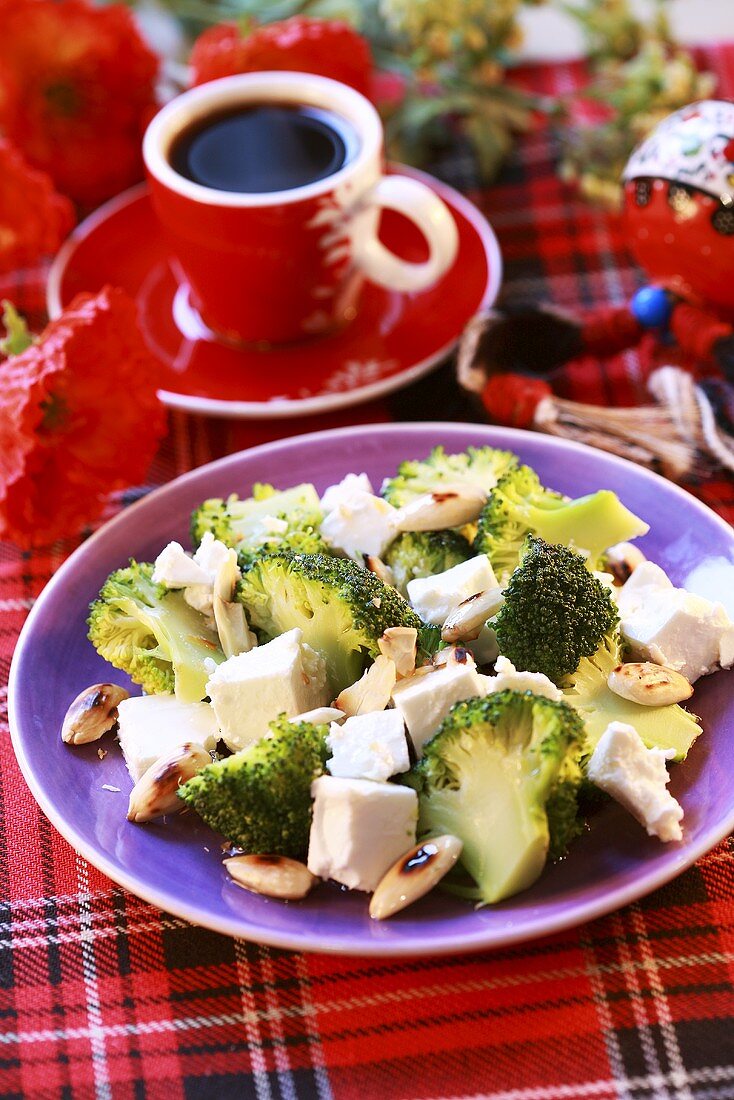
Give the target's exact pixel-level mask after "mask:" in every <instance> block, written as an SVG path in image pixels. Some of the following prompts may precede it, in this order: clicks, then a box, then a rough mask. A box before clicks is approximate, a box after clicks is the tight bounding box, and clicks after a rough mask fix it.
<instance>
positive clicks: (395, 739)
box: [326, 710, 410, 782]
mask: <svg viewBox="0 0 734 1100" xmlns="http://www.w3.org/2000/svg"><path fill="white" fill-rule="evenodd" d="M326 743H327V745H328V746H329V748H330V749H331V759H330V760H327V761H326V766H327V768H328V769H329V771H330V772H331V774H332V775H337V776H341V777H342V778H343V779H374V780H376V781H377V782H384V781H385V780H387V779H389V778H390V776H391V775H397V774H398V772H407V770H408V768H409V767H410V759H409V757H408V742H407V739H406V737H405V723H404V722H403V716H402V714H401V713H400V711H399V710H383V711H373V712H372V713H370V714H359V715H355V716H354V717H352V718H347V720H346V722H345V723H344V724H343V725H339V724H338V723H337V722H332V724H331V729H330V730H329V735H328V737H327V738H326Z"/></svg>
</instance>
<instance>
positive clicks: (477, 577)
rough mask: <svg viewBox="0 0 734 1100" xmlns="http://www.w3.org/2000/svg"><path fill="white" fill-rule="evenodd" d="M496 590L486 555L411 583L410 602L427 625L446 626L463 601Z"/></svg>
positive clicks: (409, 590) (495, 579)
mask: <svg viewBox="0 0 734 1100" xmlns="http://www.w3.org/2000/svg"><path fill="white" fill-rule="evenodd" d="M496 587H497V578H496V577H495V575H494V570H493V569H492V566H491V565H490V564H489V558H488V557H487V555H486V554H478V555H477V556H476V557H475V558H469V559H468V561H462V562H460V563H459V564H458V565H454V566H453V567H452V568H451V569H447V570H446V571H445V572H444V573H436V574H435V576H433V577H417V578H416V579H415V580H412V581H408V599H409V600H410V602H411V603H412V605H413V607H414V608H415V610H416V611H417V612H418V614H419V615H420V617H421V618H422V619H423V620H424V621H425V622H427V623H433V625H434V626H443V624H444V623H445V622H446V620H447V619H448V617H449V615H450V614H451V612H452V611H455V610H456V608H457V607H458V606H459V604H460V603H463V602H464V600H468V599H469V597H470V596H476V594H477V592H486V591H487V589H488V588H496Z"/></svg>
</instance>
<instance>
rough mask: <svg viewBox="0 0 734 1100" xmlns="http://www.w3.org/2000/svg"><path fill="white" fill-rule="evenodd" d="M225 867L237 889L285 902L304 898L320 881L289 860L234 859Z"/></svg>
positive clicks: (249, 856)
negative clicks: (238, 887)
mask: <svg viewBox="0 0 734 1100" xmlns="http://www.w3.org/2000/svg"><path fill="white" fill-rule="evenodd" d="M224 866H225V867H226V868H227V871H228V872H229V874H230V876H231V878H232V879H233V881H234V882H236V883H237V885H238V886H242V887H244V889H245V890H252V892H253V893H255V894H264V895H265V896H266V897H269V898H280V899H281V900H283V901H298V900H299V899H300V898H305V896H306V894H307V893H308V892H309V891H310V890H311V888H312V887H313V886H314V884H315V883H316V882H317V881H318V880H317V878H316V876H315V875H312V874H311V872H310V871H309V869H308V867H306V866H305V864H303V863H299V862H298V860H296V859H289V858H288V857H287V856H271V855H244V856H232V857H231V858H230V859H225V860H224Z"/></svg>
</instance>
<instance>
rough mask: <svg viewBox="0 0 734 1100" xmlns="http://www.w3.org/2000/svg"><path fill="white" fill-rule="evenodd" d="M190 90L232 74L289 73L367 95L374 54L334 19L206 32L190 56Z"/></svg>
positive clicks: (297, 17)
mask: <svg viewBox="0 0 734 1100" xmlns="http://www.w3.org/2000/svg"><path fill="white" fill-rule="evenodd" d="M191 68H192V73H193V76H192V84H204V83H205V82H206V81H208V80H216V79H217V78H218V77H220V76H233V75H234V74H235V73H251V72H264V71H265V70H267V69H274V70H278V71H280V70H283V69H290V70H293V71H295V72H305V73H316V74H318V75H319V76H328V77H331V79H332V80H340V81H341V82H342V83H343V84H349V85H350V87H352V88H356V89H357V91H358V92H361V93H362V94H363V95H368V94H369V91H370V82H371V77H372V54H371V53H370V48H369V45H368V44H367V41H366V39H364V38H363V37H362V35H361V34H359V33H358V32H357V31H355V30H354V28H353V27H350V26H349V24H348V23H342V22H341V21H340V20H338V19H311V18H309V17H308V16H305V15H294V16H293V17H292V18H291V19H284V20H282V21H281V22H279V23H269V24H268V25H267V26H264V27H257V28H256V29H255V30H252V31H246V30H244V31H243V29H242V28H241V27H240V26H238V25H237V24H236V23H221V24H219V26H216V27H210V28H209V29H208V30H206V31H204V33H203V34H202V35H200V36H199V38H197V40H196V42H195V43H194V48H193V50H192V52H191Z"/></svg>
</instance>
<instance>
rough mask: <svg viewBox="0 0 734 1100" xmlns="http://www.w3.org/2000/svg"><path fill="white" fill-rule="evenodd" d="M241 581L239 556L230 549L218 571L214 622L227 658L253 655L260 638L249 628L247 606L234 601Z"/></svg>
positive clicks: (213, 599) (213, 603) (213, 601)
mask: <svg viewBox="0 0 734 1100" xmlns="http://www.w3.org/2000/svg"><path fill="white" fill-rule="evenodd" d="M239 579H240V571H239V568H238V566H237V554H236V552H235V551H234V550H231V549H230V551H229V554H228V555H227V557H226V559H225V560H224V561H223V562H222V564H221V565H220V567H219V570H218V572H217V576H216V579H215V581H214V593H213V596H212V607H213V611H214V622H215V624H216V628H217V634H218V635H219V641H220V642H221V645H222V651H223V653H224V656H225V657H236V656H237V654H238V653H249V651H250V650H251V649H252V648H253V646H254V645H255V644H256V638H255V636H254V635H253V634H252V633H251V632H250V630H249V629H248V626H247V616H246V614H245V609H244V607H243V606H242V604H241V603H235V602H234V594H235V591H236V588H237V581H238V580H239Z"/></svg>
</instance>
